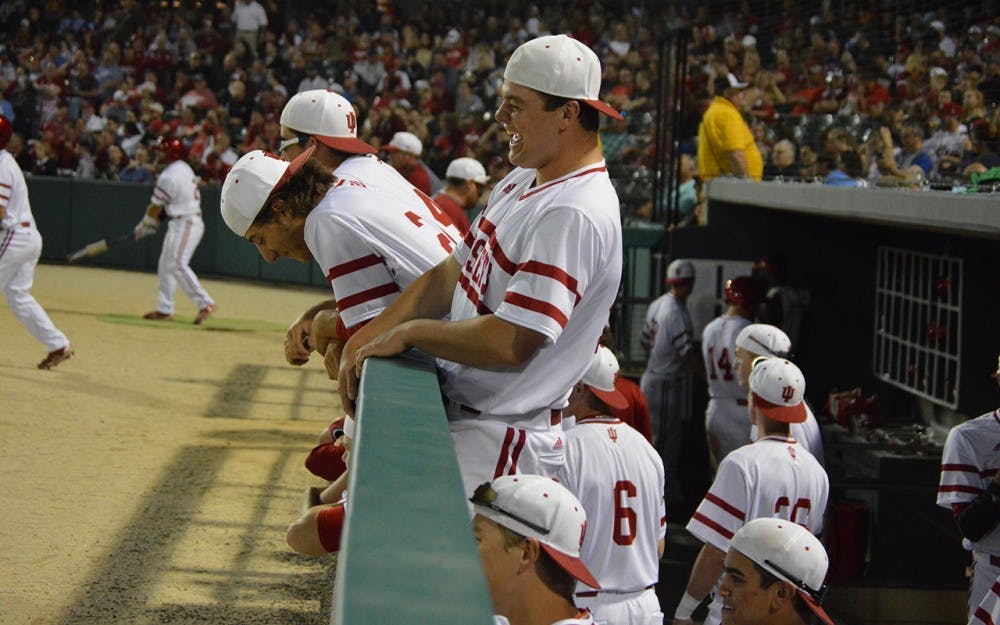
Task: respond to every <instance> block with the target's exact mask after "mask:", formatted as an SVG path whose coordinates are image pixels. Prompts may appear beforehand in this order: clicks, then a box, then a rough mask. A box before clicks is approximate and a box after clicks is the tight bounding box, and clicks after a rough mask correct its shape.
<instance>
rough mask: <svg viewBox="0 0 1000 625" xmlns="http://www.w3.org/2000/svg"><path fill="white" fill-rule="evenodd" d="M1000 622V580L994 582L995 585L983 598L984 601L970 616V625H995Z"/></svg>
mask: <svg viewBox="0 0 1000 625" xmlns="http://www.w3.org/2000/svg"><path fill="white" fill-rule="evenodd" d="M998 622H1000V578H997V579H996V580H994V581H993V585H992V586H990V588H989V590H987V591H986V594H985V595H984V596H983V599H982V601H980V602H979V605H978V606H976V608H975V610H974V611H973V612H972V614H971V615H970V616H969V625H979V624H980V623H982V624H983V625H995V624H996V623H998Z"/></svg>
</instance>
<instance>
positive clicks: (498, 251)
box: [490, 236, 517, 276]
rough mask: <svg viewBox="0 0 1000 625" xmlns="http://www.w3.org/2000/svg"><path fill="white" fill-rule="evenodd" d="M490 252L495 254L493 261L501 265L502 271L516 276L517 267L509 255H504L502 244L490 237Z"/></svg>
mask: <svg viewBox="0 0 1000 625" xmlns="http://www.w3.org/2000/svg"><path fill="white" fill-rule="evenodd" d="M490 252H491V253H492V254H493V260H495V261H496V263H497V265H499V266H500V268H501V269H503V270H504V271H506V272H507V275H509V276H512V275H514V273H515V272H516V271H517V265H515V264H514V262H513V261H512V260H511V259H509V258H507V255H506V254H504V253H503V248H502V247H500V244H499V243H498V242H497V239H496V237H494V236H491V237H490Z"/></svg>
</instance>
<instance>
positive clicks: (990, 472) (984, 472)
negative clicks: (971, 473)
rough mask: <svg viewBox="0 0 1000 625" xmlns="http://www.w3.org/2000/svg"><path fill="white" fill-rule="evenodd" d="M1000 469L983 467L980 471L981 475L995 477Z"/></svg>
mask: <svg viewBox="0 0 1000 625" xmlns="http://www.w3.org/2000/svg"><path fill="white" fill-rule="evenodd" d="M997 471H1000V469H983V470H982V471H980V472H979V477H993V476H994V475H996V473H997Z"/></svg>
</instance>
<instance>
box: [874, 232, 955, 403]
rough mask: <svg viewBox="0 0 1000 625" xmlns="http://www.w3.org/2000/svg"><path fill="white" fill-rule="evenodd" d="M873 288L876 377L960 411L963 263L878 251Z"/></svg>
mask: <svg viewBox="0 0 1000 625" xmlns="http://www.w3.org/2000/svg"><path fill="white" fill-rule="evenodd" d="M875 288H876V292H875V349H874V353H873V355H872V369H873V372H874V374H875V377H877V378H879V379H881V380H883V381H885V382H888V383H889V384H892V385H894V386H898V387H900V388H902V389H905V390H907V391H910V392H911V393H913V394H914V395H917V396H919V397H923V398H925V399H928V400H930V401H932V402H934V403H936V404H940V405H942V406H947V407H949V408H957V407H958V380H959V372H960V366H961V344H962V323H961V320H962V260H961V259H959V258H951V257H949V256H937V255H933V254H923V253H920V252H913V251H910V250H903V249H897V248H891V247H880V248H879V250H878V268H877V271H876V273H875Z"/></svg>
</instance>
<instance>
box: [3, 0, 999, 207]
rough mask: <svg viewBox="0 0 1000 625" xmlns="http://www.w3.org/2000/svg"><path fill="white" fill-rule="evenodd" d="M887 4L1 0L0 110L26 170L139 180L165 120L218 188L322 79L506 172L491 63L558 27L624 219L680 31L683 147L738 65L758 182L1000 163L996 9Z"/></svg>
mask: <svg viewBox="0 0 1000 625" xmlns="http://www.w3.org/2000/svg"><path fill="white" fill-rule="evenodd" d="M401 4H402V3H401ZM405 6H409V5H405ZM879 6H880V5H879V4H878V3H866V2H859V3H845V4H844V7H843V8H844V11H845V12H846V13H845V14H844V15H839V14H838V15H837V16H836V17H835V16H834V15H833V14H832V13H815V12H816V11H818V10H820V8H819V7H818V6H817V5H813V4H809V3H796V2H793V1H792V0H783V1H781V2H749V1H748V2H742V3H735V2H733V3H726V4H724V5H722V6H716V7H714V8H713V7H710V6H709V5H708V4H695V3H684V4H682V3H656V2H653V3H649V2H646V3H635V7H634V8H632V9H631V10H630V11H622V7H621V4H620V3H608V2H597V1H593V2H582V3H579V2H578V3H566V2H550V3H545V4H542V3H538V4H530V3H527V2H519V1H517V0H510V1H507V2H492V3H467V4H459V3H456V2H441V3H433V4H429V5H427V6H423V5H421V7H420V10H419V11H412V12H407V11H405V10H404V9H403V7H402V6H401V7H395V6H393V4H392V3H391V2H388V1H385V0H380V1H376V0H363V1H360V2H331V3H324V4H323V5H322V6H312V5H310V6H309V7H308V9H304V8H302V7H296V6H295V5H294V4H293V3H285V2H276V1H270V2H264V3H263V4H258V2H257V0H235V2H234V3H216V4H209V3H205V4H202V3H195V2H188V1H179V2H174V3H172V4H171V5H169V6H162V5H160V4H156V5H155V6H154V5H152V4H147V3H142V2H134V1H131V0H125V1H122V2H103V1H91V2H87V1H78V2H72V1H71V0H50V1H49V2H46V3H32V2H24V1H23V0H5V1H2V2H0V18H2V21H3V23H5V24H7V25H8V29H9V30H8V32H7V33H6V36H5V37H4V40H3V44H2V53H0V93H2V97H0V112H2V113H3V114H4V115H7V116H8V117H9V118H10V119H11V120H12V121H13V123H14V127H15V130H16V131H17V133H16V134H15V137H14V139H13V140H12V141H11V144H10V147H9V148H8V149H9V150H10V151H11V152H12V153H13V154H14V155H15V157H16V158H17V160H18V162H19V163H20V165H21V167H22V169H23V170H24V171H25V172H26V173H28V174H31V175H65V176H77V177H80V178H98V179H107V180H121V181H131V182H149V181H150V180H152V175H153V168H154V165H153V162H152V161H153V159H152V158H151V155H150V151H149V150H148V147H149V146H150V145H152V144H153V143H154V142H155V141H156V140H157V139H158V138H159V137H162V136H165V135H173V136H177V137H180V138H181V139H182V140H183V141H184V143H185V144H186V146H187V147H188V151H189V160H190V161H191V163H192V165H193V166H194V167H195V170H196V171H197V172H198V173H199V174H200V175H201V177H202V179H203V180H204V181H205V182H206V183H209V184H210V183H220V182H221V181H222V179H224V177H225V174H226V172H227V171H228V168H229V167H230V166H231V165H232V164H233V163H234V162H235V161H236V159H237V158H238V157H239V156H240V155H241V154H243V153H245V152H247V151H249V150H251V149H256V148H260V149H265V150H270V151H277V148H278V143H279V115H280V112H281V109H282V106H283V105H284V103H285V102H286V101H287V99H288V98H289V97H290V96H291V95H293V94H294V93H296V92H299V91H302V90H305V89H313V88H330V89H334V90H336V91H338V92H340V93H342V94H343V95H344V96H345V97H347V98H348V99H349V100H350V101H351V102H352V103H353V104H354V106H355V108H356V109H357V111H358V124H359V135H360V136H361V138H363V139H364V140H366V141H368V142H370V143H372V144H373V145H375V146H381V145H385V144H386V143H388V141H389V140H390V138H391V137H392V136H393V134H394V133H396V132H397V131H400V130H406V131H409V132H412V133H413V134H415V135H416V136H417V137H418V138H420V139H421V141H422V142H423V145H424V146H425V147H424V155H423V160H424V162H425V163H427V165H428V166H429V167H430V168H431V169H432V170H433V171H434V172H436V173H437V175H438V176H442V175H443V174H444V172H445V168H446V167H447V165H448V163H449V162H450V161H451V160H452V159H454V158H457V157H462V156H470V157H473V158H476V159H477V160H479V161H480V162H482V163H483V164H484V165H486V169H487V172H488V174H489V175H490V176H491V178H492V179H493V180H497V179H498V178H499V176H501V175H503V174H504V173H505V172H506V171H507V169H508V167H509V165H508V164H507V161H506V158H505V155H506V137H505V135H504V133H503V130H502V128H500V127H499V126H498V125H497V124H495V123H494V122H493V120H492V112H493V111H494V109H495V106H496V96H497V89H498V86H499V84H500V82H501V80H502V68H503V65H504V62H505V60H506V58H507V56H508V55H509V54H510V52H511V51H512V50H513V49H514V48H515V47H516V46H517V45H519V44H520V43H522V42H523V41H525V40H527V39H529V38H533V37H535V36H537V35H539V34H546V33H550V32H569V33H572V34H573V35H574V36H575V37H577V38H579V39H581V40H582V41H584V42H586V43H587V44H589V45H591V46H592V47H593V48H594V49H595V50H596V51H597V52H598V54H599V55H600V57H601V59H602V62H603V63H604V83H603V84H604V90H605V94H604V95H605V97H606V99H607V100H608V101H609V102H611V103H612V104H613V105H615V106H617V107H619V108H620V109H621V110H623V111H625V112H626V113H627V117H626V119H625V121H622V122H611V123H608V124H607V126H606V127H605V128H604V130H603V132H602V139H603V147H604V150H605V154H606V158H607V161H608V164H609V168H610V169H611V171H612V174H613V177H614V178H615V180H616V185H617V187H618V189H619V194H620V196H621V197H622V204H623V208H624V209H625V210H626V211H627V212H628V213H629V214H631V213H634V212H636V211H637V210H638V209H640V207H643V208H644V209H646V210H649V209H650V206H649V203H648V202H647V200H648V199H649V198H650V197H651V184H652V183H651V181H652V180H653V176H652V175H651V171H652V169H653V168H654V165H655V162H656V160H657V159H656V158H655V156H656V154H655V151H656V145H655V141H654V133H655V130H656V111H657V100H658V92H659V89H658V87H659V85H657V76H658V74H659V72H658V70H657V66H658V63H660V58H659V57H660V53H661V46H660V41H661V40H664V39H665V38H669V37H680V38H681V40H682V41H683V45H684V46H685V47H686V54H687V72H686V76H685V79H686V82H685V89H684V106H683V108H682V109H681V110H682V113H681V117H682V119H681V120H680V121H681V123H680V128H681V133H682V134H681V136H682V150H683V152H685V153H688V154H694V152H695V147H694V140H695V138H696V137H697V129H698V122H699V120H700V116H701V114H702V112H703V111H704V110H705V108H706V107H707V104H708V102H709V101H710V99H711V95H712V94H711V93H710V92H711V91H712V86H711V85H712V77H713V76H715V75H718V74H719V73H720V72H726V71H732V72H734V73H735V74H736V75H738V76H739V78H740V80H742V81H747V82H750V83H751V84H752V85H753V86H752V89H754V90H755V94H754V95H755V97H753V98H751V99H750V100H751V101H752V102H753V104H752V106H749V107H748V110H746V111H745V114H746V116H747V118H748V119H749V120H750V124H751V128H752V130H753V132H754V135H755V138H756V140H757V143H758V147H759V149H760V151H761V153H762V155H763V157H764V162H765V164H766V165H767V169H766V171H765V178H774V177H781V178H782V179H806V180H817V181H820V180H827V181H828V182H832V183H836V184H848V185H853V184H854V183H856V182H858V181H861V184H896V183H901V184H916V185H920V184H924V185H927V184H929V182H931V181H934V180H940V179H947V180H952V179H958V180H968V178H969V177H970V176H971V175H972V174H973V173H981V172H985V171H988V170H989V169H990V168H992V167H996V166H1000V154H998V153H1000V131H998V128H1000V108H998V107H997V106H996V105H997V102H998V101H1000V17H998V14H997V7H996V5H995V4H992V3H990V2H988V1H986V2H979V3H977V2H972V3H952V4H948V5H945V6H943V7H942V8H939V9H936V10H934V11H928V12H926V13H913V14H907V13H901V12H898V11H896V10H892V11H890V10H887V9H881V8H878V7H879ZM991 11H992V13H991ZM606 123H607V122H606ZM671 169H672V168H671ZM949 188H950V187H949ZM643 205H644V206H643ZM681 219H684V220H685V221H691V217H690V215H687V216H683V215H682V216H681Z"/></svg>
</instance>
